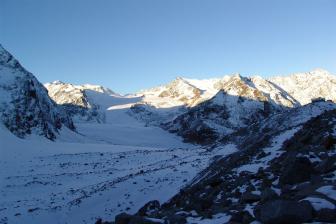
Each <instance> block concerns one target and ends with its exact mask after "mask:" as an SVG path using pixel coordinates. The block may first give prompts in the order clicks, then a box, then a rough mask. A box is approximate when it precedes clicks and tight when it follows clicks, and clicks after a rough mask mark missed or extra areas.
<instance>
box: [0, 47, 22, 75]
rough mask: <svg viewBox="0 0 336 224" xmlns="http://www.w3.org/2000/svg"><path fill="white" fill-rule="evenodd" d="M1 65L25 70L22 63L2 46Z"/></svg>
mask: <svg viewBox="0 0 336 224" xmlns="http://www.w3.org/2000/svg"><path fill="white" fill-rule="evenodd" d="M0 65H2V66H6V67H11V68H20V69H23V68H22V66H21V65H20V63H19V62H18V61H17V60H16V59H15V58H14V57H13V56H12V55H11V54H10V53H9V52H8V51H7V50H6V49H5V48H4V47H3V46H2V45H1V44H0Z"/></svg>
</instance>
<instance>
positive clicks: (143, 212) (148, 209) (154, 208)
mask: <svg viewBox="0 0 336 224" xmlns="http://www.w3.org/2000/svg"><path fill="white" fill-rule="evenodd" d="M159 210H160V202H159V201H156V200H154V201H149V202H148V203H147V204H145V205H144V206H143V207H142V208H140V209H139V211H138V212H137V215H140V216H153V217H155V216H157V214H158V212H159Z"/></svg>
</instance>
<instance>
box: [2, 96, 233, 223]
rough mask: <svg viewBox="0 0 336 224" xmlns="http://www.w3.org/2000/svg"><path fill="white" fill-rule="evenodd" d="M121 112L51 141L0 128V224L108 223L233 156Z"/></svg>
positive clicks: (112, 110) (167, 195) (112, 111)
mask: <svg viewBox="0 0 336 224" xmlns="http://www.w3.org/2000/svg"><path fill="white" fill-rule="evenodd" d="M118 103H120V105H123V103H125V102H122V101H120V100H119V101H118ZM126 103H127V102H126ZM127 110H128V108H127V107H124V106H115V107H112V108H110V109H109V110H108V111H107V113H106V117H107V122H106V123H105V124H97V123H77V124H76V126H77V131H78V132H79V133H78V134H74V133H73V132H71V131H69V130H66V129H63V130H62V132H61V135H60V136H59V137H58V140H57V141H56V142H51V141H49V140H46V139H44V138H42V137H36V136H31V137H29V138H28V139H25V140H23V139H19V138H17V137H16V136H14V135H13V134H11V133H10V132H9V131H8V130H7V129H6V128H4V127H3V126H2V127H0V139H1V142H0V144H1V147H0V172H1V173H0V178H1V185H0V223H94V222H95V221H96V219H97V218H103V219H104V220H113V219H114V216H115V215H117V214H118V213H120V212H123V211H125V212H130V213H134V212H136V211H137V210H138V209H139V208H140V207H141V206H143V205H144V204H145V203H146V202H148V201H150V200H154V199H158V200H160V202H164V201H166V200H168V199H169V198H171V197H172V196H173V195H175V194H176V193H177V192H178V191H179V189H180V188H181V187H182V186H183V185H185V184H186V183H187V182H188V181H190V180H191V179H192V178H193V177H194V176H195V175H196V174H197V173H198V172H199V171H200V170H202V169H204V168H205V167H206V166H207V164H208V162H209V160H210V159H211V157H212V156H214V155H218V154H225V153H226V152H227V153H231V152H234V151H235V148H234V145H229V146H228V147H229V149H228V148H225V147H222V148H221V149H218V150H215V151H213V152H208V151H207V150H206V149H205V148H201V147H199V146H195V145H190V144H185V143H183V142H182V139H181V138H179V137H177V136H175V135H173V134H170V133H168V132H165V131H163V130H162V129H160V128H157V127H145V126H144V124H143V123H141V122H139V121H137V120H136V119H134V118H133V117H131V116H129V115H128V114H127Z"/></svg>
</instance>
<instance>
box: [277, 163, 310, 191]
mask: <svg viewBox="0 0 336 224" xmlns="http://www.w3.org/2000/svg"><path fill="white" fill-rule="evenodd" d="M283 167H284V170H283V172H282V174H281V176H280V180H279V182H280V183H281V184H282V185H286V184H297V183H302V182H305V181H308V180H310V177H311V174H312V173H313V171H314V169H313V166H312V163H311V162H310V160H309V159H307V158H295V159H294V160H293V161H288V162H287V164H283Z"/></svg>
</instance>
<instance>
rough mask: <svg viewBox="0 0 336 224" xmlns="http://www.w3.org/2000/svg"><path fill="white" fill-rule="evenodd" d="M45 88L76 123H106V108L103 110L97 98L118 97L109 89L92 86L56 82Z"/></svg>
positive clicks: (48, 84) (47, 84)
mask: <svg viewBox="0 0 336 224" xmlns="http://www.w3.org/2000/svg"><path fill="white" fill-rule="evenodd" d="M45 87H46V88H47V89H48V94H49V96H50V97H51V98H52V99H53V100H54V101H55V102H56V103H57V104H58V105H60V106H61V107H62V108H63V109H64V110H65V111H67V112H68V113H69V114H70V115H71V116H72V117H73V118H74V120H76V121H96V122H99V123H102V122H105V112H104V109H105V108H102V105H101V104H102V102H99V100H98V102H97V100H96V99H95V96H96V95H103V97H105V98H106V97H109V96H118V95H117V94H116V93H114V92H113V91H112V90H110V89H108V88H105V87H102V86H98V85H90V84H85V85H73V84H69V83H64V82H61V81H54V82H51V83H46V84H45ZM101 98H102V97H100V99H101Z"/></svg>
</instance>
